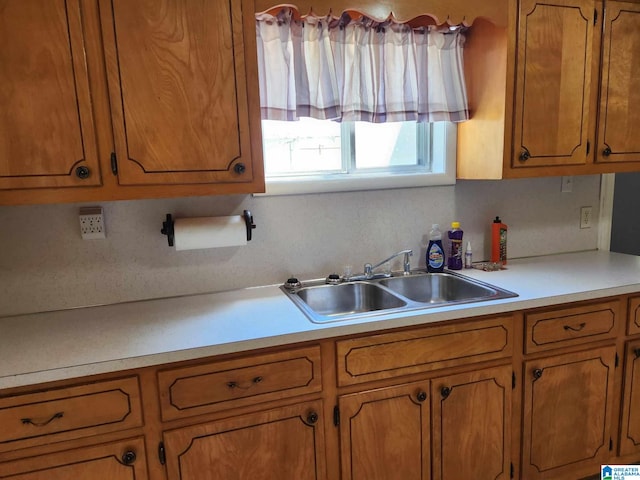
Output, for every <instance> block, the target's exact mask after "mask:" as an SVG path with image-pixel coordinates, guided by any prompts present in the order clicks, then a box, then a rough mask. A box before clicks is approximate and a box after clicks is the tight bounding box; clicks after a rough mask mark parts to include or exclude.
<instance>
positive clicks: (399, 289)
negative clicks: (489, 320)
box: [380, 273, 498, 304]
mask: <svg viewBox="0 0 640 480" xmlns="http://www.w3.org/2000/svg"><path fill="white" fill-rule="evenodd" d="M380 284H381V285H384V286H385V287H387V288H389V289H390V290H392V291H393V292H394V293H398V294H400V295H402V296H403V297H406V298H408V299H410V300H414V301H416V302H421V303H429V304H431V303H435V304H442V303H460V302H472V301H477V300H484V299H491V298H494V297H496V295H498V290H497V289H496V288H493V287H491V286H489V285H484V284H480V283H476V282H474V281H471V280H468V279H466V278H463V277H459V276H456V275H451V274H449V273H432V274H429V275H412V276H408V277H394V278H389V279H385V280H380Z"/></svg>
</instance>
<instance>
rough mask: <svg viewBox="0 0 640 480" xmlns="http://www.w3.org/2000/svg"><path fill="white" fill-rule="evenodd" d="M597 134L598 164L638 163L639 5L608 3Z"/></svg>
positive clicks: (639, 88) (639, 104) (639, 121)
mask: <svg viewBox="0 0 640 480" xmlns="http://www.w3.org/2000/svg"><path fill="white" fill-rule="evenodd" d="M603 45H604V55H603V60H602V85H601V95H600V124H599V130H598V152H597V155H596V159H597V161H599V162H625V161H636V162H637V161H640V135H638V125H639V124H640V5H638V4H637V3H636V4H633V3H619V2H609V3H608V4H607V18H606V19H605V34H604V40H603Z"/></svg>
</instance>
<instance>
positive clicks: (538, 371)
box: [533, 368, 542, 380]
mask: <svg viewBox="0 0 640 480" xmlns="http://www.w3.org/2000/svg"><path fill="white" fill-rule="evenodd" d="M541 376H542V369H540V368H536V369H535V370H534V371H533V378H535V379H536V380H537V379H538V378H540V377H541Z"/></svg>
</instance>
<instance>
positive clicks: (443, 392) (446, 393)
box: [440, 387, 451, 398]
mask: <svg viewBox="0 0 640 480" xmlns="http://www.w3.org/2000/svg"><path fill="white" fill-rule="evenodd" d="M440 395H442V398H447V397H448V396H449V395H451V388H449V387H442V389H441V390H440Z"/></svg>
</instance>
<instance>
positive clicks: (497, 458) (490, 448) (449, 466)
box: [431, 365, 512, 480]
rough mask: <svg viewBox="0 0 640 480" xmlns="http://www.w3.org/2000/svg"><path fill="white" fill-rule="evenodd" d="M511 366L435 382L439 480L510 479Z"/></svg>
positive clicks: (436, 477) (433, 397) (435, 454)
mask: <svg viewBox="0 0 640 480" xmlns="http://www.w3.org/2000/svg"><path fill="white" fill-rule="evenodd" d="M511 378H512V370H511V366H510V365H507V366H503V367H496V368H490V369H485V370H479V371H476V372H470V373H463V374H460V375H452V376H448V377H442V378H436V379H434V380H432V381H431V405H432V411H433V436H432V442H433V480H457V479H461V478H469V479H471V478H473V479H474V480H506V479H508V478H510V463H511V391H512V387H511V382H512V380H511Z"/></svg>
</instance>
